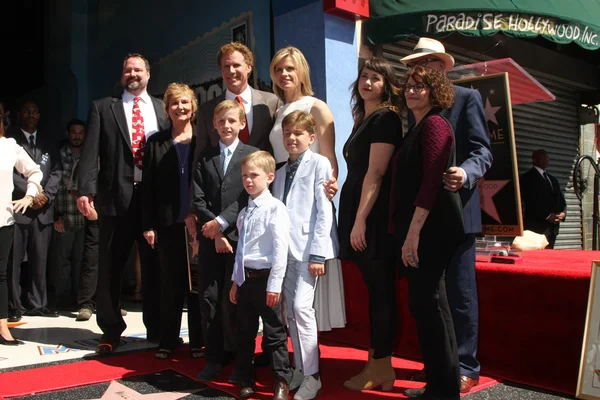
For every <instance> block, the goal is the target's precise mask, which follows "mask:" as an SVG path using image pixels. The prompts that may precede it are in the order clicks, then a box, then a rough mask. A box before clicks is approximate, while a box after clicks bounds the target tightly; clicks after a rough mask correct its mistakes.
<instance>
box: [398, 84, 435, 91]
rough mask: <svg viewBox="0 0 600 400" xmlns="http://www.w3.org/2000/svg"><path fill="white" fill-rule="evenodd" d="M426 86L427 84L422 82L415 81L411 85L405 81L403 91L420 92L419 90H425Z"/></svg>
mask: <svg viewBox="0 0 600 400" xmlns="http://www.w3.org/2000/svg"><path fill="white" fill-rule="evenodd" d="M428 87H429V86H427V85H426V84H424V83H417V84H415V85H411V84H408V83H405V84H404V91H405V92H406V93H408V92H414V93H421V92H423V91H425V89H427V88H428Z"/></svg>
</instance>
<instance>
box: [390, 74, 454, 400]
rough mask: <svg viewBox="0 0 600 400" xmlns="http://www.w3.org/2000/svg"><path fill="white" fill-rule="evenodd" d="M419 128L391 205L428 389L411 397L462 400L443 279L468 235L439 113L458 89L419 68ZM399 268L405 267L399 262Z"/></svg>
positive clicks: (396, 174) (414, 107)
mask: <svg viewBox="0 0 600 400" xmlns="http://www.w3.org/2000/svg"><path fill="white" fill-rule="evenodd" d="M403 91H404V98H405V101H406V105H407V107H408V108H409V109H410V110H411V111H412V113H413V114H414V116H415V126H414V127H412V128H411V129H410V131H409V132H408V133H407V134H406V136H405V137H404V142H403V145H402V148H401V149H399V150H398V152H397V154H395V155H394V158H393V162H392V173H393V178H392V191H393V192H392V199H391V201H390V204H391V206H392V209H391V215H390V217H391V221H392V222H393V223H392V229H393V233H394V237H395V243H394V244H395V248H396V249H397V251H398V261H399V264H400V265H401V270H400V271H401V273H402V274H406V275H407V276H408V302H409V308H410V312H411V314H412V316H413V317H414V319H415V322H416V325H417V335H418V338H419V347H420V348H421V354H422V356H423V364H424V366H425V375H426V376H427V385H426V387H425V388H421V389H408V390H407V391H406V392H405V393H406V394H407V395H408V396H409V397H418V398H419V399H439V400H458V399H459V398H460V394H459V389H460V383H459V364H458V353H457V347H456V338H455V334H454V325H453V323H452V315H451V313H450V307H449V304H448V298H447V296H446V285H445V280H444V272H445V270H446V266H447V265H448V263H449V261H450V258H451V256H452V254H454V253H455V252H456V249H457V246H458V243H459V242H458V240H457V239H458V238H460V237H462V235H463V234H464V228H463V217H462V204H461V201H460V197H459V195H458V193H456V192H451V191H449V190H445V189H444V188H443V186H444V185H443V181H442V176H443V174H444V171H446V170H447V169H448V168H449V167H451V166H453V165H454V161H455V160H454V158H455V156H454V155H453V152H452V149H453V145H454V135H453V132H452V127H451V126H450V124H449V123H448V121H447V120H446V119H445V118H443V117H442V116H440V115H439V114H440V111H441V110H442V109H444V108H449V107H451V106H452V104H453V103H454V89H453V87H452V84H451V83H450V81H449V80H448V78H447V77H446V76H445V75H444V74H442V73H441V72H439V71H437V70H434V69H431V68H424V67H421V66H417V67H415V69H413V70H411V71H410V72H409V76H408V79H407V81H406V83H405V85H404V90H403ZM400 261H401V262H400Z"/></svg>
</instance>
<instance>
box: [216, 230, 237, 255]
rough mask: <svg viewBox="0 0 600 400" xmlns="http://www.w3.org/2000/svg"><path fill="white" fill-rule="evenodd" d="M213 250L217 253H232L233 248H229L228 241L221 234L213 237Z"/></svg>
mask: <svg viewBox="0 0 600 400" xmlns="http://www.w3.org/2000/svg"><path fill="white" fill-rule="evenodd" d="M215 250H216V251H217V253H233V247H231V244H229V240H227V238H226V237H225V235H223V233H221V232H219V233H218V234H217V236H216V237H215Z"/></svg>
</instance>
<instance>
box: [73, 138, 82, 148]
mask: <svg viewBox="0 0 600 400" xmlns="http://www.w3.org/2000/svg"><path fill="white" fill-rule="evenodd" d="M70 145H71V147H75V148H76V149H78V148H80V147H81V146H83V141H82V140H78V141H76V142H71V143H70Z"/></svg>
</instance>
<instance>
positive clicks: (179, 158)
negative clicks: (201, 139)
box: [173, 139, 190, 175]
mask: <svg viewBox="0 0 600 400" xmlns="http://www.w3.org/2000/svg"><path fill="white" fill-rule="evenodd" d="M177 144H182V143H180V142H178V141H177V140H175V139H173V145H174V146H175V151H176V152H177V159H178V160H179V161H180V162H181V160H182V159H183V162H181V174H182V175H183V174H184V172H185V164H187V159H188V155H189V154H190V146H188V145H186V146H185V158H183V156H182V155H181V154H180V153H179V147H178V146H177Z"/></svg>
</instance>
